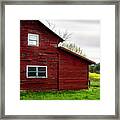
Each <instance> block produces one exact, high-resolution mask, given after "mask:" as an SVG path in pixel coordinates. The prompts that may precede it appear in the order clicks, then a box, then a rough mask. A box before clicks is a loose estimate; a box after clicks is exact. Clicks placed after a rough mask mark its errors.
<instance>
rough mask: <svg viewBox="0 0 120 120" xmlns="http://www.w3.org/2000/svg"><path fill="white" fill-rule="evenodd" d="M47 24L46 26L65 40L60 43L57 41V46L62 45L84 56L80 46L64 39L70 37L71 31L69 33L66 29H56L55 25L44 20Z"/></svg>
mask: <svg viewBox="0 0 120 120" xmlns="http://www.w3.org/2000/svg"><path fill="white" fill-rule="evenodd" d="M46 22H47V24H48V27H49V28H50V29H51V30H53V31H55V32H58V35H59V36H60V37H61V38H63V40H65V41H64V42H62V43H59V46H62V47H64V48H67V49H69V50H71V51H73V52H75V53H77V54H79V55H82V56H86V55H85V53H83V50H81V49H80V47H78V46H76V45H75V43H67V42H66V40H69V38H71V35H72V33H69V32H68V31H67V30H65V31H61V30H60V29H59V30H58V31H57V30H56V25H55V24H54V23H52V22H50V21H48V20H46Z"/></svg>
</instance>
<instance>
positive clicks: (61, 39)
mask: <svg viewBox="0 0 120 120" xmlns="http://www.w3.org/2000/svg"><path fill="white" fill-rule="evenodd" d="M36 21H39V20H36ZM39 23H41V24H42V25H43V26H44V27H46V28H47V29H48V30H49V31H50V32H52V33H53V34H54V35H56V36H57V37H58V38H59V39H60V41H61V42H63V41H64V40H63V38H61V37H60V36H59V35H58V34H57V33H55V32H53V31H52V30H51V29H50V28H49V27H47V26H46V25H45V24H44V23H42V22H41V21H39Z"/></svg>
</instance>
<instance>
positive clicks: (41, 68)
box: [38, 67, 46, 71]
mask: <svg viewBox="0 0 120 120" xmlns="http://www.w3.org/2000/svg"><path fill="white" fill-rule="evenodd" d="M38 71H46V67H38Z"/></svg>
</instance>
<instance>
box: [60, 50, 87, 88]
mask: <svg viewBox="0 0 120 120" xmlns="http://www.w3.org/2000/svg"><path fill="white" fill-rule="evenodd" d="M87 68H88V63H86V62H85V61H84V60H82V59H80V58H78V57H75V56H73V55H71V54H69V53H66V52H64V51H62V50H59V89H63V90H65V89H74V90H76V89H83V88H88V69H87Z"/></svg>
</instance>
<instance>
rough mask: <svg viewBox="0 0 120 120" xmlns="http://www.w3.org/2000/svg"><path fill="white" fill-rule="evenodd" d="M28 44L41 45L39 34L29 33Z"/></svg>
mask: <svg viewBox="0 0 120 120" xmlns="http://www.w3.org/2000/svg"><path fill="white" fill-rule="evenodd" d="M28 45H29V46H39V35H37V34H30V33H28Z"/></svg>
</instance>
